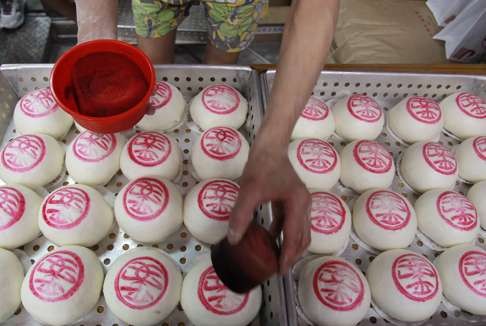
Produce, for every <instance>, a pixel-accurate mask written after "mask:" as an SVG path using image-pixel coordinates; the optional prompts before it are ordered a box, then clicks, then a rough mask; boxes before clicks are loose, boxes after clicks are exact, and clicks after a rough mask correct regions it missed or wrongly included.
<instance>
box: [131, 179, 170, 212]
mask: <svg viewBox="0 0 486 326" xmlns="http://www.w3.org/2000/svg"><path fill="white" fill-rule="evenodd" d="M168 203H169V191H168V189H167V186H166V185H165V184H164V183H163V182H161V181H160V180H157V179H154V178H140V179H137V180H135V181H133V182H132V183H130V184H129V185H128V187H127V190H126V191H125V193H124V194H123V207H124V208H125V211H126V212H127V214H128V216H130V217H131V218H134V219H136V220H138V221H141V222H145V221H149V220H153V219H155V218H157V217H158V216H160V214H162V212H163V211H164V210H165V209H166V207H167V205H168Z"/></svg>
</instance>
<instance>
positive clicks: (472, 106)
mask: <svg viewBox="0 0 486 326" xmlns="http://www.w3.org/2000/svg"><path fill="white" fill-rule="evenodd" d="M456 103H457V106H458V107H459V108H460V109H461V111H462V112H464V113H465V114H467V115H468V116H470V117H473V118H476V119H486V101H485V100H483V99H482V98H481V97H479V96H476V95H474V94H471V93H468V92H462V93H459V94H458V95H457V96H456Z"/></svg>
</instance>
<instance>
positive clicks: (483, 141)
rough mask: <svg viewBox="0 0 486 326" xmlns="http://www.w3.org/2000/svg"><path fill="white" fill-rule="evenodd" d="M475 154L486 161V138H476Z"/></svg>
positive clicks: (474, 144)
mask: <svg viewBox="0 0 486 326" xmlns="http://www.w3.org/2000/svg"><path fill="white" fill-rule="evenodd" d="M473 148H474V152H475V153H476V155H477V156H479V158H480V159H482V160H483V161H486V137H485V136H482V137H476V138H474V141H473Z"/></svg>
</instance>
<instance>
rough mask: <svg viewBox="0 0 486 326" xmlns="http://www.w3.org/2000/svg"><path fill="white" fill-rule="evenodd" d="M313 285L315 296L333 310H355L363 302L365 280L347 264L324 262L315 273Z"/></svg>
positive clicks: (335, 261) (336, 261)
mask: <svg viewBox="0 0 486 326" xmlns="http://www.w3.org/2000/svg"><path fill="white" fill-rule="evenodd" d="M312 283H313V289H314V295H315V296H316V297H317V298H318V299H319V301H320V302H321V303H322V304H323V305H325V306H326V307H329V308H331V309H333V310H337V311H350V310H354V309H356V308H357V307H358V306H359V305H360V304H361V303H362V302H363V298H364V292H365V288H364V284H363V280H362V279H361V277H360V276H359V275H358V272H356V270H355V269H354V268H353V267H352V266H351V265H350V264H349V263H347V262H343V261H340V260H328V261H326V262H324V263H323V264H322V265H320V266H319V268H318V269H317V270H316V271H315V273H314V277H313V282H312Z"/></svg>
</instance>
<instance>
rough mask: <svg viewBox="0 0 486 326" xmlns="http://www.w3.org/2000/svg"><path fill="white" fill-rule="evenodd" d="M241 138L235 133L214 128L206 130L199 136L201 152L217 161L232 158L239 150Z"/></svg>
mask: <svg viewBox="0 0 486 326" xmlns="http://www.w3.org/2000/svg"><path fill="white" fill-rule="evenodd" d="M241 142H242V140H241V138H240V135H239V134H238V132H237V131H235V130H233V129H230V128H226V127H216V128H211V129H208V130H206V131H205V132H204V133H203V134H202V136H201V144H200V145H201V148H202V150H203V152H204V153H205V154H206V155H207V156H209V157H211V158H213V159H215V160H218V161H224V160H229V159H232V158H234V157H235V156H236V155H238V153H239V152H240V149H241Z"/></svg>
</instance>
